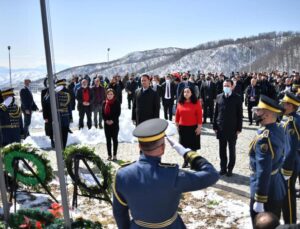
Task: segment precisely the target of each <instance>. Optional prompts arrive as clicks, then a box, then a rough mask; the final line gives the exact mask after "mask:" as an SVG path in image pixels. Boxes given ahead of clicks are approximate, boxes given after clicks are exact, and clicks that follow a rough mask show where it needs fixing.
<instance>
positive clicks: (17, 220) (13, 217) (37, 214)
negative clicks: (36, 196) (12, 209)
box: [8, 208, 55, 229]
mask: <svg viewBox="0 0 300 229" xmlns="http://www.w3.org/2000/svg"><path fill="white" fill-rule="evenodd" d="M25 217H27V220H28V222H27V224H30V225H31V228H37V227H36V223H37V222H38V221H39V222H42V224H43V225H45V226H47V225H51V224H52V223H53V222H54V220H55V217H54V216H53V215H52V214H51V213H50V212H48V211H41V210H39V209H29V208H28V209H20V210H18V211H17V212H16V213H14V214H10V215H9V219H8V225H9V226H10V227H11V228H16V229H17V228H20V225H22V224H24V223H25Z"/></svg>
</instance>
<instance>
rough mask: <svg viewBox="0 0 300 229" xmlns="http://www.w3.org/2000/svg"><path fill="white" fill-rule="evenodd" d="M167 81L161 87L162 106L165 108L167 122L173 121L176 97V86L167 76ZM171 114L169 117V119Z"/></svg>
mask: <svg viewBox="0 0 300 229" xmlns="http://www.w3.org/2000/svg"><path fill="white" fill-rule="evenodd" d="M165 78H166V81H165V82H164V83H163V84H162V85H161V91H162V93H161V96H162V104H163V107H164V116H165V119H166V120H168V119H169V120H170V121H172V116H173V105H174V99H175V95H176V85H175V84H174V82H172V80H171V76H170V75H167V76H166V77H165ZM168 113H169V117H168Z"/></svg>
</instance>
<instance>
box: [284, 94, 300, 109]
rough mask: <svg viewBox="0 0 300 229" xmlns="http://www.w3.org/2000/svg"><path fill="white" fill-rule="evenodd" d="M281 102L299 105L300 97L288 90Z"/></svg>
mask: <svg viewBox="0 0 300 229" xmlns="http://www.w3.org/2000/svg"><path fill="white" fill-rule="evenodd" d="M281 102H282V103H291V104H293V105H295V106H297V107H298V106H300V98H299V97H298V96H296V95H294V94H293V93H291V92H286V93H285V95H284V97H283V99H282V100H281Z"/></svg>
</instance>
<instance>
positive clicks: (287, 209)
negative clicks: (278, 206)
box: [282, 92, 300, 224]
mask: <svg viewBox="0 0 300 229" xmlns="http://www.w3.org/2000/svg"><path fill="white" fill-rule="evenodd" d="M282 103H290V104H293V105H294V106H295V107H299V105H300V98H298V97H296V96H295V95H293V94H292V93H289V92H287V93H286V94H285V96H284V98H283V99H282ZM295 110H296V109H295ZM283 127H284V130H285V137H286V145H285V146H286V147H285V159H284V162H283V166H282V174H283V175H284V176H285V177H287V178H289V179H288V180H287V186H288V188H287V195H286V197H285V199H284V202H283V208H282V212H283V219H284V222H285V223H286V224H292V223H296V221H297V207H296V189H295V183H296V180H297V176H298V174H299V172H300V154H299V150H300V115H299V114H297V113H296V111H294V112H292V113H290V114H288V115H287V120H286V121H285V122H284V124H283Z"/></svg>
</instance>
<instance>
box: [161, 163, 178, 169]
mask: <svg viewBox="0 0 300 229" xmlns="http://www.w3.org/2000/svg"><path fill="white" fill-rule="evenodd" d="M176 165H177V164H171V163H159V164H158V166H160V167H164V168H175V167H176Z"/></svg>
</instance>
